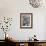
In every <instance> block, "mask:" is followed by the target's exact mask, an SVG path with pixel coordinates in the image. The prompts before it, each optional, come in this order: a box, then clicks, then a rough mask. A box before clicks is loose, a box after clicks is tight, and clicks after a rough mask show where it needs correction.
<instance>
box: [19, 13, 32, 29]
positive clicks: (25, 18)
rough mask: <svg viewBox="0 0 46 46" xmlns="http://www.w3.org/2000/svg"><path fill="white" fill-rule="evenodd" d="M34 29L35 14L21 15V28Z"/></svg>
mask: <svg viewBox="0 0 46 46" xmlns="http://www.w3.org/2000/svg"><path fill="white" fill-rule="evenodd" d="M32 27H33V14H32V13H20V28H27V29H28V28H30V29H31V28H32Z"/></svg>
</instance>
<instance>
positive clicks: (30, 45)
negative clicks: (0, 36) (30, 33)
mask: <svg viewBox="0 0 46 46" xmlns="http://www.w3.org/2000/svg"><path fill="white" fill-rule="evenodd" d="M6 41H7V43H9V44H14V45H16V46H20V45H21V44H23V46H37V45H38V44H43V43H46V40H39V41H29V40H6Z"/></svg>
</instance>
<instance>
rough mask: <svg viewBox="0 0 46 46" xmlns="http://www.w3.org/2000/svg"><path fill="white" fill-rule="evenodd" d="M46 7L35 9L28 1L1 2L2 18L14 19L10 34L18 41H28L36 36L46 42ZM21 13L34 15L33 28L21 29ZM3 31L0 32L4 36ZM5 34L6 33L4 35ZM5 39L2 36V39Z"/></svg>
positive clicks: (0, 0)
mask: <svg viewBox="0 0 46 46" xmlns="http://www.w3.org/2000/svg"><path fill="white" fill-rule="evenodd" d="M45 12H46V8H45V6H43V7H40V8H33V7H32V6H31V5H30V4H29V1H28V0H0V18H1V17H4V16H6V17H12V18H13V20H12V26H11V28H10V31H8V34H10V37H13V38H14V39H16V40H27V39H29V37H32V36H33V35H34V34H36V35H37V39H39V40H46V38H45V34H46V33H45V21H44V20H45V15H46V13H45ZM20 13H33V28H32V29H20ZM2 33H3V31H0V35H2ZM3 34H4V33H3ZM2 38H3V39H4V37H2V36H0V39H2Z"/></svg>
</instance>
